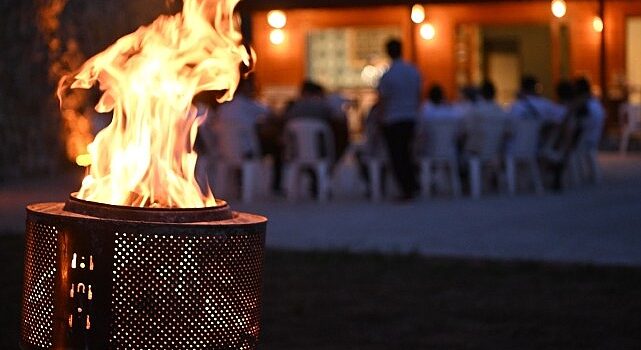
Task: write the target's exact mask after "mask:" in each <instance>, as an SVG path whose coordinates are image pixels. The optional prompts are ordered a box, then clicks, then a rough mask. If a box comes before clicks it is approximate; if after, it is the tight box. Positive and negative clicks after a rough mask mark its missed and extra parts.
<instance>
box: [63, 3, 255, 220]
mask: <svg viewBox="0 0 641 350" xmlns="http://www.w3.org/2000/svg"><path fill="white" fill-rule="evenodd" d="M239 1H240V0H185V1H184V5H183V9H182V12H181V13H178V14H176V15H173V16H161V17H159V18H158V19H156V20H155V21H154V22H153V23H152V24H150V25H149V26H146V27H141V28H139V29H138V30H137V31H135V32H134V33H131V34H129V35H126V36H124V37H122V38H120V39H119V40H118V41H117V42H116V43H114V44H113V45H112V46H111V47H109V48H107V49H106V50H105V51H103V52H101V53H99V54H97V55H96V56H94V57H92V58H91V59H89V60H88V61H87V62H85V63H84V65H83V66H82V67H81V68H80V71H79V72H78V73H77V74H76V75H75V76H74V77H73V78H63V79H62V80H61V81H60V85H59V89H58V96H59V97H60V96H62V92H63V91H64V90H65V89H66V88H68V87H71V88H72V89H73V88H82V89H89V88H91V87H92V86H93V85H94V84H96V83H98V85H99V87H100V90H102V91H103V94H102V97H101V99H100V101H99V102H98V104H97V105H96V111H98V112H100V113H105V112H110V111H113V118H112V121H111V124H109V126H108V127H107V128H105V129H103V130H102V131H101V132H100V133H98V134H97V135H96V138H95V139H94V141H93V142H92V143H91V144H90V145H89V146H88V153H89V157H90V164H91V167H90V168H89V174H88V175H87V176H86V177H85V179H84V180H83V182H82V187H81V189H80V191H79V192H78V197H79V198H81V199H84V200H89V201H94V202H101V203H107V204H115V205H129V206H140V207H179V208H198V207H205V206H211V205H214V204H215V200H214V196H213V194H212V192H211V190H210V189H209V188H207V189H206V190H204V191H202V190H201V188H200V187H199V185H198V183H197V182H196V178H195V166H196V159H197V154H196V153H195V151H194V149H193V145H194V142H195V139H196V133H197V130H198V126H199V125H201V124H202V123H203V122H204V119H205V116H206V113H202V112H201V113H200V114H199V112H198V110H197V108H196V107H195V106H194V105H193V104H192V100H193V98H194V96H195V95H196V94H197V93H199V92H202V91H219V92H220V94H219V95H218V96H219V97H217V99H218V101H219V102H222V101H228V100H231V98H232V97H233V94H234V91H235V89H236V87H237V85H238V81H239V80H240V77H241V72H240V65H241V64H244V65H245V66H247V67H250V65H251V63H252V62H253V51H251V50H250V51H248V50H247V48H246V47H245V46H244V45H243V44H242V36H241V34H240V32H239V30H238V27H239V21H238V17H237V16H234V13H233V11H234V8H235V6H236V4H237V3H238V2H239ZM84 160H85V161H88V160H87V159H84Z"/></svg>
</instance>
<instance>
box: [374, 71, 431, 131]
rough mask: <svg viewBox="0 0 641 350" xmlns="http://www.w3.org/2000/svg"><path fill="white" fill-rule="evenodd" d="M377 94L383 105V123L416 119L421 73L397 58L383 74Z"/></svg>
mask: <svg viewBox="0 0 641 350" xmlns="http://www.w3.org/2000/svg"><path fill="white" fill-rule="evenodd" d="M378 94H379V97H380V99H381V101H382V102H383V104H384V106H385V116H384V118H383V123H384V124H392V123H397V122H404V121H416V117H417V115H418V111H419V105H420V100H421V98H420V95H421V75H420V73H419V72H418V70H417V69H416V67H414V66H413V65H411V64H409V63H407V62H405V61H403V60H401V59H397V60H394V62H392V65H391V66H390V68H389V70H388V71H387V72H386V73H385V74H383V76H382V77H381V80H380V82H379V84H378Z"/></svg>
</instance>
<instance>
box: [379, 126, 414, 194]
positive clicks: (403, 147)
mask: <svg viewBox="0 0 641 350" xmlns="http://www.w3.org/2000/svg"><path fill="white" fill-rule="evenodd" d="M383 135H384V136H385V141H386V143H387V149H388V150H389V157H390V162H391V165H392V171H393V173H394V176H395V178H396V181H397V183H398V186H399V188H400V189H401V191H402V195H403V197H406V198H409V197H413V196H414V195H416V192H418V189H419V186H418V181H417V179H416V165H415V164H414V161H413V159H412V143H413V142H414V122H412V121H406V122H405V121H404V122H397V123H392V124H388V125H384V126H383Z"/></svg>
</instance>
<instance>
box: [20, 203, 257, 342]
mask: <svg viewBox="0 0 641 350" xmlns="http://www.w3.org/2000/svg"><path fill="white" fill-rule="evenodd" d="M217 204H218V205H217V206H215V207H210V208H198V209H174V210H170V209H144V208H135V207H124V206H113V205H106V204H98V203H91V202H87V201H83V200H79V199H77V198H75V197H74V196H71V197H70V198H69V200H68V201H67V202H66V204H63V203H40V204H33V205H30V206H28V207H27V230H26V256H25V279H24V291H23V301H22V317H21V346H22V347H23V348H24V349H61V348H62V349H152V348H153V349H255V348H256V343H257V339H258V334H259V317H260V305H261V303H260V287H261V279H262V266H263V251H264V240H265V227H266V219H265V218H264V217H261V216H256V215H251V214H245V213H237V212H233V211H231V210H230V208H229V206H228V205H227V204H226V203H225V202H223V201H218V202H217Z"/></svg>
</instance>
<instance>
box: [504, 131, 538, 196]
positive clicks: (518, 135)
mask: <svg viewBox="0 0 641 350" xmlns="http://www.w3.org/2000/svg"><path fill="white" fill-rule="evenodd" d="M540 131H541V123H540V121H538V120H535V119H521V120H518V121H515V122H514V123H513V125H512V139H511V143H510V146H511V147H510V149H509V150H508V152H506V155H505V176H506V180H507V187H508V192H509V194H510V195H513V194H514V193H515V192H516V182H517V178H516V175H517V169H516V167H517V165H518V163H522V164H524V165H526V166H527V167H528V171H529V173H530V179H531V181H532V182H533V184H534V190H535V191H536V193H537V194H542V193H543V181H542V179H541V172H540V170H539V164H538V162H537V153H538V147H539V135H540Z"/></svg>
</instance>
